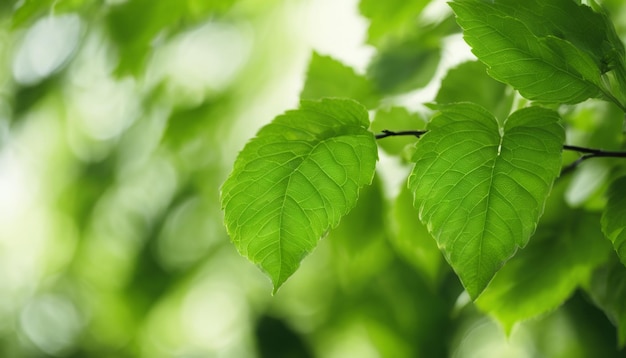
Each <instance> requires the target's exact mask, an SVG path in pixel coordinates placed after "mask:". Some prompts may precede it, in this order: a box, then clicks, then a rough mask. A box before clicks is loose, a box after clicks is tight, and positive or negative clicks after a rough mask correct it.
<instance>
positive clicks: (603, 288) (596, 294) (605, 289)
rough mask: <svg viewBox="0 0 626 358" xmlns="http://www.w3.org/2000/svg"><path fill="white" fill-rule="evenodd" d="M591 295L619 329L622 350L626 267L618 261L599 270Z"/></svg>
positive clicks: (625, 341)
mask: <svg viewBox="0 0 626 358" xmlns="http://www.w3.org/2000/svg"><path fill="white" fill-rule="evenodd" d="M589 294H590V295H591V297H592V299H593V301H594V302H595V303H596V305H598V306H599V307H600V308H601V309H602V310H603V311H604V313H605V314H606V315H607V317H608V318H609V319H610V320H611V322H613V324H614V325H615V327H616V328H617V334H618V342H619V346H620V348H624V347H625V346H626V300H624V297H626V267H624V265H623V264H621V263H620V262H619V261H618V260H617V259H614V260H612V261H611V262H610V263H609V264H607V265H606V266H604V267H602V268H600V269H598V270H597V271H596V272H595V274H594V276H593V280H592V281H591V287H590V288H589Z"/></svg>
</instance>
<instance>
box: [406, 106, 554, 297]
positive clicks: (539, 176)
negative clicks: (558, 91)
mask: <svg viewBox="0 0 626 358" xmlns="http://www.w3.org/2000/svg"><path fill="white" fill-rule="evenodd" d="M428 130H429V131H428V133H427V134H426V135H424V136H423V137H422V139H420V141H419V142H418V144H417V148H416V152H415V155H414V157H413V159H414V161H415V167H414V169H413V171H412V173H411V175H410V177H409V187H410V188H411V190H412V191H413V193H414V195H415V201H414V204H415V206H416V207H417V208H418V209H419V214H420V219H421V220H422V221H423V222H424V223H425V224H426V225H427V227H428V230H429V231H430V233H431V234H432V235H433V237H434V238H435V239H436V240H437V243H438V245H439V248H440V249H441V250H442V251H443V253H444V256H445V257H446V259H447V260H448V262H449V263H450V265H451V266H452V268H453V269H454V270H455V271H456V273H457V275H458V276H459V278H460V279H461V282H462V283H463V285H464V286H465V288H466V289H467V291H468V293H469V294H470V296H471V297H472V298H474V299H475V298H476V297H478V295H479V294H480V293H481V292H482V291H483V289H484V288H485V287H486V286H487V284H488V283H489V281H490V280H491V279H492V277H493V276H494V274H495V273H496V272H497V271H498V270H499V269H500V267H502V265H503V264H504V263H505V262H506V261H507V260H508V259H509V258H511V257H512V256H513V255H514V254H515V252H516V251H517V249H518V248H519V247H523V246H525V245H526V243H527V242H528V240H529V238H530V236H531V235H532V234H533V232H534V231H535V228H536V226H537V222H538V220H539V217H540V216H541V214H542V212H543V207H544V203H545V200H546V198H547V196H548V194H549V192H550V189H551V187H552V183H553V181H554V179H555V178H556V177H557V176H558V174H559V169H560V166H561V151H562V145H563V141H564V137H565V135H564V132H563V128H562V127H561V125H560V124H559V116H558V114H557V113H556V112H554V111H551V110H548V109H544V108H540V107H530V108H524V109H521V110H519V111H517V112H515V113H513V114H512V115H511V116H509V118H508V119H506V120H505V121H503V122H502V123H501V122H499V121H498V120H496V118H494V117H493V116H492V115H491V114H490V113H489V112H487V111H486V110H485V109H483V108H482V107H480V106H478V105H475V104H471V103H461V104H453V105H449V106H444V107H442V108H441V112H440V114H438V115H436V116H435V117H434V118H433V119H432V121H431V122H430V123H429V125H428Z"/></svg>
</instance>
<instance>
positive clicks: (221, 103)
mask: <svg viewBox="0 0 626 358" xmlns="http://www.w3.org/2000/svg"><path fill="white" fill-rule="evenodd" d="M230 100H231V98H229V97H228V96H219V97H217V98H211V99H206V100H205V101H204V102H202V103H200V104H198V105H197V106H193V107H181V108H175V109H174V110H173V111H172V114H171V115H170V117H169V119H168V121H167V127H166V128H165V133H164V135H163V140H164V141H165V142H166V143H167V144H168V145H171V146H172V147H173V148H176V149H178V148H181V147H182V146H184V145H185V144H188V143H191V142H193V141H194V140H198V139H201V140H204V141H206V140H207V139H212V140H218V135H217V134H216V132H217V131H216V128H217V126H218V125H219V124H220V120H219V119H221V118H223V117H224V116H225V115H226V113H228V110H229V108H230V107H229V106H230V104H231V102H230Z"/></svg>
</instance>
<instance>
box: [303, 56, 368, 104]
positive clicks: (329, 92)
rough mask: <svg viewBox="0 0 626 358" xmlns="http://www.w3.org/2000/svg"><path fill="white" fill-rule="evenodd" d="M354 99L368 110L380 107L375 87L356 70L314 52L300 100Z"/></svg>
mask: <svg viewBox="0 0 626 358" xmlns="http://www.w3.org/2000/svg"><path fill="white" fill-rule="evenodd" d="M324 97H346V98H352V99H354V100H356V101H358V102H360V103H362V104H363V105H364V106H366V107H368V108H375V107H376V106H378V101H379V97H380V96H379V95H378V94H377V92H376V90H375V89H374V85H373V84H372V83H371V82H370V81H369V80H368V79H367V78H366V77H365V76H361V75H358V74H357V73H356V72H355V71H354V69H352V68H351V67H348V66H346V65H344V64H343V63H341V62H339V61H337V60H335V59H333V58H332V57H329V56H322V55H320V54H318V53H317V52H313V57H312V58H311V62H310V63H309V69H308V72H307V76H306V83H305V84H304V88H303V89H302V93H300V99H321V98H324Z"/></svg>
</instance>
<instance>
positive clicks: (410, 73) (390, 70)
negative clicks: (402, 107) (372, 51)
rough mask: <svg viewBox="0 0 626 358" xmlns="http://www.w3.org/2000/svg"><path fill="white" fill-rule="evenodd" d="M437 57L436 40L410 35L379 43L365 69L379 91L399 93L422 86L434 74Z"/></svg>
mask: <svg viewBox="0 0 626 358" xmlns="http://www.w3.org/2000/svg"><path fill="white" fill-rule="evenodd" d="M440 59H441V48H440V45H439V43H438V42H433V43H429V42H428V41H426V39H425V36H421V35H420V36H413V37H410V38H408V39H403V40H402V41H394V42H391V43H388V44H386V45H384V46H382V47H381V48H380V49H379V51H378V52H377V53H376V55H375V57H374V58H373V59H372V62H371V63H370V65H369V66H368V68H367V74H368V75H369V76H370V77H371V78H372V81H373V82H374V83H375V84H376V86H377V88H378V89H379V90H380V91H381V92H383V93H390V94H393V93H403V92H408V91H410V90H415V89H418V88H421V87H424V86H425V85H426V84H428V82H429V81H430V79H431V78H432V77H433V75H434V74H435V71H436V70H437V67H438V66H439V60H440Z"/></svg>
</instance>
